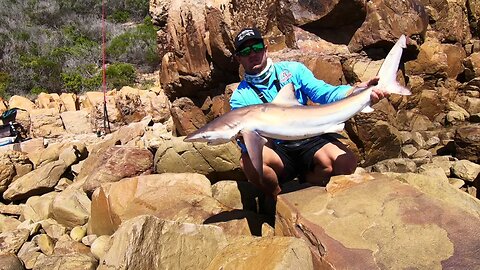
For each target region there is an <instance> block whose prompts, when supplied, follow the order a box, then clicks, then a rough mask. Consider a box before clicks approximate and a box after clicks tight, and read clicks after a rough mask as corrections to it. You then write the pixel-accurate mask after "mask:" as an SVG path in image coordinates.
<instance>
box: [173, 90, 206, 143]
mask: <svg viewBox="0 0 480 270" xmlns="http://www.w3.org/2000/svg"><path fill="white" fill-rule="evenodd" d="M171 112H172V118H173V122H174V123H175V127H176V131H177V135H179V136H185V135H188V134H190V133H192V132H194V131H195V130H197V129H199V128H201V127H202V126H204V125H205V124H207V119H206V117H205V115H204V114H203V112H202V110H201V109H200V108H199V107H197V106H195V104H194V103H193V101H192V100H190V99H189V98H187V97H182V98H179V99H177V100H175V101H174V102H173V103H172V108H171Z"/></svg>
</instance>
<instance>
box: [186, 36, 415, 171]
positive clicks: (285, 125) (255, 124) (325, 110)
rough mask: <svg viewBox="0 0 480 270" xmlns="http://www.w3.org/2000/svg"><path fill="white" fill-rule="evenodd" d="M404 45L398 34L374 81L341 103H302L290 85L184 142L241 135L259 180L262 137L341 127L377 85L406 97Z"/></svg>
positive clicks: (287, 137) (317, 132)
mask: <svg viewBox="0 0 480 270" xmlns="http://www.w3.org/2000/svg"><path fill="white" fill-rule="evenodd" d="M404 48H406V37H405V36H404V35H402V36H401V37H400V38H399V39H398V41H397V42H396V43H395V45H394V46H393V48H392V49H391V50H390V52H389V53H388V55H387V57H386V58H385V61H384V62H383V64H382V66H381V67H380V70H379V72H378V75H377V77H378V78H379V81H378V84H377V85H375V86H370V87H363V88H355V89H354V91H353V93H354V94H352V95H350V96H348V97H346V98H344V99H342V100H340V101H337V102H334V103H330V104H326V105H318V106H304V105H302V104H300V103H299V102H298V100H297V99H296V98H295V89H294V86H293V84H291V83H290V84H287V85H285V86H284V87H283V88H282V89H281V90H280V91H279V93H278V95H277V97H276V98H275V99H274V100H273V101H272V102H271V103H265V104H257V105H251V106H247V107H243V108H239V109H236V110H233V111H230V112H228V113H226V114H224V115H222V116H220V117H218V118H216V119H215V120H213V121H211V122H210V123H208V124H206V125H205V126H203V127H202V128H200V129H198V130H197V131H195V132H193V133H191V134H189V135H188V136H187V137H185V139H184V141H186V142H207V143H209V144H222V143H227V142H229V141H231V140H233V139H235V138H237V137H239V136H242V137H243V140H244V142H245V146H246V148H247V152H248V154H249V156H250V159H251V161H252V164H253V166H254V168H255V170H256V171H257V173H258V175H259V176H260V179H262V176H263V158H262V149H263V146H264V145H265V143H266V142H267V139H266V138H272V139H280V140H297V139H304V138H309V137H314V136H317V135H321V134H324V133H331V132H338V131H341V130H342V129H343V128H344V122H345V121H347V120H348V119H350V118H351V117H353V116H354V115H355V114H357V113H359V112H362V111H363V112H369V111H372V110H373V109H371V108H370V95H371V93H372V91H373V90H374V89H375V88H378V89H381V90H382V91H386V92H388V93H395V94H400V95H410V94H411V93H410V91H409V90H408V89H407V88H405V87H403V86H401V85H400V84H399V83H398V82H397V80H396V77H397V71H398V66H399V63H400V59H401V57H402V52H403V49H404Z"/></svg>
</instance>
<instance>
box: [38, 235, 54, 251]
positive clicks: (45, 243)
mask: <svg viewBox="0 0 480 270" xmlns="http://www.w3.org/2000/svg"><path fill="white" fill-rule="evenodd" d="M33 241H34V242H35V243H36V244H37V246H38V247H39V248H40V250H41V251H42V253H43V254H45V255H52V254H53V248H54V243H53V239H52V238H51V237H50V236H48V235H46V234H38V235H35V236H34V237H33Z"/></svg>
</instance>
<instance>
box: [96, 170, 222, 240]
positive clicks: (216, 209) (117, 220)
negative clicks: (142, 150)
mask: <svg viewBox="0 0 480 270" xmlns="http://www.w3.org/2000/svg"><path fill="white" fill-rule="evenodd" d="M211 196H212V191H211V186H210V181H209V180H208V179H207V178H205V176H203V175H199V174H188V173H185V174H169V173H165V174H152V175H144V176H138V177H134V178H126V179H123V180H121V181H119V182H116V183H110V184H104V185H103V187H102V188H100V189H97V190H96V191H95V193H94V194H93V196H92V214H91V218H90V220H89V223H88V234H97V235H111V234H112V233H113V232H115V230H116V229H117V228H118V226H119V225H120V224H121V223H122V222H124V221H126V220H128V219H130V218H132V217H135V216H139V215H145V214H149V215H155V216H157V217H160V218H163V219H168V220H174V221H179V222H191V223H197V224H201V223H203V222H204V221H205V220H206V219H207V218H210V217H212V216H214V215H217V214H219V213H221V212H223V211H226V210H229V208H227V207H226V206H223V205H222V204H221V203H219V202H218V201H217V200H215V199H213V198H212V197H211Z"/></svg>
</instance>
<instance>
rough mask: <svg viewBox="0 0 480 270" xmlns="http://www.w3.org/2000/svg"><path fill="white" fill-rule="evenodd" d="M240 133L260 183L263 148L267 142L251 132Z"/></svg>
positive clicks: (243, 131)
mask: <svg viewBox="0 0 480 270" xmlns="http://www.w3.org/2000/svg"><path fill="white" fill-rule="evenodd" d="M241 133H242V136H243V141H244V142H245V146H246V147H247V152H248V156H249V157H250V160H251V161H252V165H253V167H254V168H255V170H256V171H257V173H258V175H259V177H260V181H261V180H262V178H263V146H264V145H265V143H266V142H267V139H265V138H264V137H262V136H260V134H258V133H257V132H255V131H252V130H242V131H241Z"/></svg>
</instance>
